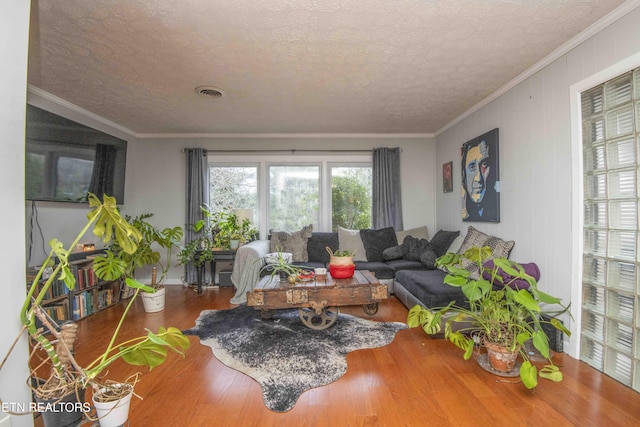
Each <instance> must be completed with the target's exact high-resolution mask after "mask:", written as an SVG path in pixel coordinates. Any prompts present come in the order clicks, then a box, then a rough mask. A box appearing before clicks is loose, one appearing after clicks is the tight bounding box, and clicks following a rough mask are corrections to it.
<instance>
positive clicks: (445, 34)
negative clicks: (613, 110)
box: [28, 0, 623, 134]
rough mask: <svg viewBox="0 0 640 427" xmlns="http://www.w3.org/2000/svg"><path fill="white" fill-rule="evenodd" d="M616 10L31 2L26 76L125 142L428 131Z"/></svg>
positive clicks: (491, 1) (242, 1)
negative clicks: (212, 93) (203, 89)
mask: <svg viewBox="0 0 640 427" xmlns="http://www.w3.org/2000/svg"><path fill="white" fill-rule="evenodd" d="M621 3H623V1H622V0H135V1H128V0H91V1H87V0H32V20H31V45H30V52H29V76H28V80H29V83H30V84H31V85H33V86H35V87H37V88H39V89H42V90H44V91H45V92H48V93H50V94H52V95H55V96H58V97H60V98H62V99H64V100H66V101H68V102H70V103H72V104H75V105H77V106H79V107H81V108H83V109H86V110H88V111H90V112H92V113H94V114H97V115H99V116H101V117H104V118H105V119H107V120H109V121H112V122H114V123H116V124H118V125H120V126H123V127H125V128H127V129H129V130H131V131H132V132H134V133H136V134H161V133H433V132H436V131H437V130H438V129H440V128H442V127H443V126H445V125H446V124H447V123H449V122H450V121H451V120H453V119H455V118H456V117H458V116H459V115H460V114H462V113H464V112H465V111H466V110H468V109H469V108H470V107H472V106H473V105H475V104H476V103H478V102H480V101H481V100H483V99H484V98H485V97H487V96H488V95H490V94H491V93H493V92H495V91H496V90H497V89H499V88H500V87H502V86H503V85H505V84H506V83H508V82H509V81H510V80H512V79H513V78H515V77H516V76H518V75H519V74H521V73H522V72H524V71H525V70H527V69H528V68H529V67H531V66H532V65H534V64H535V63H536V62H538V61H539V60H541V59H542V58H544V57H545V56H547V55H548V54H549V53H551V52H552V51H554V50H555V49H556V48H558V47H559V46H561V45H562V44H564V43H565V42H567V41H569V40H570V39H571V38H572V37H574V36H575V35H576V34H578V33H579V32H580V31H582V30H584V29H585V28H587V27H588V26H589V25H591V24H592V23H594V22H596V21H597V20H598V19H600V18H601V17H603V16H604V15H606V14H607V13H608V12H610V11H611V10H613V9H614V8H616V7H617V6H619V5H620V4H621ZM200 85H214V86H217V87H219V88H221V89H223V90H224V92H225V96H224V97H222V98H218V99H213V98H205V97H202V96H199V95H197V94H196V93H195V91H194V89H195V87H196V86H200Z"/></svg>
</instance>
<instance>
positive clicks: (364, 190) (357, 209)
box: [209, 154, 372, 238]
mask: <svg viewBox="0 0 640 427" xmlns="http://www.w3.org/2000/svg"><path fill="white" fill-rule="evenodd" d="M291 157H292V156H286V155H282V154H278V155H275V154H273V155H271V154H263V155H260V156H259V157H257V156H255V155H228V156H221V155H219V154H216V155H215V157H214V156H213V155H212V156H211V158H210V162H209V183H210V203H211V205H212V208H213V209H214V210H233V209H252V210H253V212H254V215H253V217H254V224H256V225H257V226H258V228H259V229H260V234H261V236H263V238H264V237H265V236H266V234H267V233H268V230H270V229H274V230H298V229H300V228H302V227H303V226H305V225H309V224H313V229H314V230H315V231H329V230H332V229H333V230H336V229H337V226H338V225H340V226H343V227H345V228H353V229H356V228H368V227H371V185H372V184H371V183H372V167H371V155H370V154H365V155H341V156H340V162H332V161H331V160H330V159H331V157H329V159H327V157H326V156H323V157H322V158H321V157H319V156H299V155H296V156H295V157H296V159H295V163H294V162H292V160H291Z"/></svg>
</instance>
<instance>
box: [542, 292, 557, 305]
mask: <svg viewBox="0 0 640 427" xmlns="http://www.w3.org/2000/svg"><path fill="white" fill-rule="evenodd" d="M538 299H539V300H540V301H541V302H543V303H545V304H560V302H561V301H562V300H561V299H560V298H556V297H554V296H552V295H549V294H547V293H544V292H542V291H541V290H538Z"/></svg>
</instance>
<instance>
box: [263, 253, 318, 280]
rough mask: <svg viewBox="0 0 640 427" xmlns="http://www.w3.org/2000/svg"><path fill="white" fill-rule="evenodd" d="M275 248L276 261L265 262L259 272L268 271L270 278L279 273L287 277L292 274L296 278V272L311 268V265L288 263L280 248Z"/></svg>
mask: <svg viewBox="0 0 640 427" xmlns="http://www.w3.org/2000/svg"><path fill="white" fill-rule="evenodd" d="M276 249H277V251H276V262H275V263H272V264H265V265H264V266H262V268H261V269H260V273H263V272H265V271H266V272H268V273H269V275H270V276H271V278H272V279H273V278H274V277H275V276H279V275H280V273H282V274H284V275H286V276H287V277H290V276H294V277H296V278H297V277H298V274H300V273H301V272H302V271H304V270H313V269H312V268H311V267H302V266H297V265H293V264H289V263H288V262H287V260H286V258H285V257H284V255H282V249H281V248H276ZM256 261H260V260H256Z"/></svg>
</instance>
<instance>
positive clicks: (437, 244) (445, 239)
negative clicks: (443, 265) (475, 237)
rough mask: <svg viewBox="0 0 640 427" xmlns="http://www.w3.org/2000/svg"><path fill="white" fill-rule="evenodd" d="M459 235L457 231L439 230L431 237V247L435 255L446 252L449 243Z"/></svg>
mask: <svg viewBox="0 0 640 427" xmlns="http://www.w3.org/2000/svg"><path fill="white" fill-rule="evenodd" d="M459 235H460V232H459V231H445V230H439V231H438V232H437V233H436V235H435V236H433V239H431V242H430V243H431V247H432V249H433V252H435V253H436V256H438V257H441V256H442V255H444V254H446V253H447V250H448V249H449V246H451V243H453V241H454V240H455V239H456V237H458V236H459Z"/></svg>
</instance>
